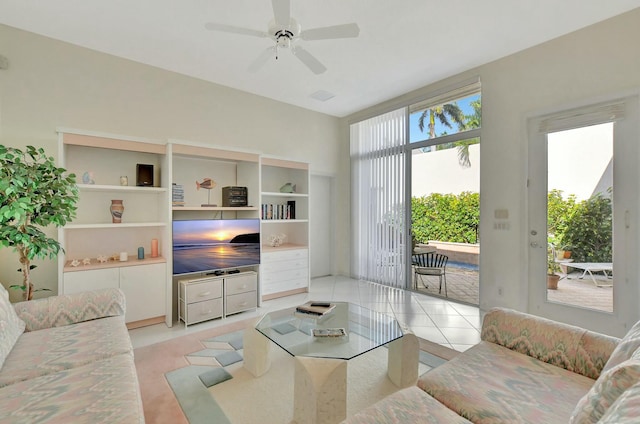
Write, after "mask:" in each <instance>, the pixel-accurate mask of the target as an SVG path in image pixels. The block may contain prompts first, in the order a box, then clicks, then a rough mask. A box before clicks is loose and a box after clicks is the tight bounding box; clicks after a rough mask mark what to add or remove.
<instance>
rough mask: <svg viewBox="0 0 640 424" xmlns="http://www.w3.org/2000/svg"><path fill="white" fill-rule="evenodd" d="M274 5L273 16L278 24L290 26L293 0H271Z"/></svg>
mask: <svg viewBox="0 0 640 424" xmlns="http://www.w3.org/2000/svg"><path fill="white" fill-rule="evenodd" d="M271 5H272V6H273V16H274V17H275V20H276V25H278V26H289V22H290V21H291V2H290V0H271Z"/></svg>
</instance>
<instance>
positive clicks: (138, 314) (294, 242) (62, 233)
mask: <svg viewBox="0 0 640 424" xmlns="http://www.w3.org/2000/svg"><path fill="white" fill-rule="evenodd" d="M58 134H59V137H58V139H59V143H58V145H59V152H58V153H59V158H60V162H59V163H60V166H62V167H64V168H66V169H67V170H68V171H69V172H71V173H74V174H75V175H76V180H77V187H78V191H79V201H78V210H77V214H76V217H75V219H74V220H73V222H71V223H69V224H68V225H66V226H64V227H63V228H61V229H60V230H59V232H58V240H59V241H60V243H61V244H62V246H63V248H64V252H61V254H60V255H58V261H59V266H58V269H59V279H58V292H59V293H61V294H63V293H74V292H78V291H83V290H93V289H98V288H104V287H118V288H120V289H122V290H123V291H124V292H125V296H126V300H127V313H126V316H125V320H126V321H127V325H128V326H129V327H130V328H133V327H137V326H141V325H147V324H153V323H156V322H162V321H164V322H165V323H166V324H167V325H168V326H172V325H173V320H174V318H175V319H182V320H186V321H187V322H189V323H192V322H193V321H192V320H191V319H190V318H189V319H185V316H182V315H180V313H181V312H179V311H178V305H179V302H180V299H181V297H180V293H179V286H180V282H179V281H180V280H184V279H185V278H188V279H189V280H193V279H195V280H199V279H201V278H205V279H206V280H207V281H209V280H211V279H213V280H216V278H212V277H211V276H208V275H199V274H198V273H195V274H189V275H188V276H187V277H185V275H184V274H183V275H173V255H172V222H173V221H176V220H185V219H246V218H252V219H260V226H261V229H260V231H261V234H260V237H261V243H262V244H261V254H260V262H261V264H260V265H259V266H257V265H256V266H241V267H239V268H238V269H237V270H236V269H234V270H225V271H227V273H226V274H225V275H226V276H225V277H224V278H223V280H224V284H225V286H224V287H227V286H228V287H227V288H228V290H227V288H225V291H224V293H223V295H222V297H220V298H218V297H216V298H215V299H222V302H224V306H223V310H224V312H223V313H222V316H224V315H227V314H231V313H238V312H242V311H244V310H248V309H252V308H255V307H257V306H258V305H259V303H260V301H261V300H262V299H271V298H274V297H280V296H285V295H288V294H294V293H300V292H304V291H307V290H308V287H309V166H308V164H306V163H302V162H296V161H290V160H287V159H281V158H271V157H262V156H261V155H259V154H258V153H253V152H243V151H230V150H226V149H219V148H216V147H213V146H209V145H203V144H200V143H193V142H189V141H182V140H168V141H157V140H148V139H142V138H138V137H129V136H120V135H112V134H102V133H96V132H90V131H81V130H73V129H59V130H58ZM137 164H145V165H153V170H154V179H153V186H141V187H140V186H136V165H137ZM124 177H126V178H124ZM205 179H211V180H212V181H214V182H215V184H214V186H213V187H212V188H211V189H210V190H207V189H205V188H204V187H203V186H202V185H203V182H204V181H205ZM174 184H178V185H181V190H175V191H176V192H178V191H180V193H181V194H182V195H183V196H182V197H181V200H180V205H177V204H175V203H174V200H175V199H174V196H173V194H174ZM205 185H208V186H209V187H210V185H211V184H205ZM294 185H295V187H293V186H294ZM285 186H286V187H285ZM223 187H235V188H236V190H237V187H246V190H247V204H246V205H232V206H223V205H224V204H229V203H228V200H227V202H225V199H223ZM113 200H119V201H121V202H122V204H123V206H124V212H123V215H122V221H121V222H120V223H115V222H113V219H112V216H111V212H110V206H111V203H112V201H113ZM265 204H267V205H269V204H270V205H281V206H278V207H279V209H278V215H275V216H271V217H268V218H267V217H266V216H263V213H264V211H265V208H264V206H263V205H265ZM282 234H285V235H286V241H285V243H284V244H281V245H279V246H277V247H275V246H272V245H271V244H270V238H271V236H274V235H282ZM154 239H155V240H157V241H158V247H159V254H158V256H156V257H151V244H152V240H154ZM139 247H142V248H143V249H144V253H145V255H144V257H143V258H141V259H138V248H139ZM122 252H126V256H127V260H126V261H120V254H121V253H122ZM105 257H106V258H108V259H107V260H106V261H105ZM123 257H124V256H123ZM98 258H100V260H99V259H98ZM228 271H231V272H236V271H240V272H241V274H230V273H229V272H228ZM240 275H242V276H243V278H240ZM246 276H251V278H250V279H249V280H251V281H253V282H251V281H249V280H247V281H245V280H246V278H245V277H246ZM227 283H228V284H227ZM183 294H184V293H183ZM182 301H183V303H184V299H182ZM215 302H219V301H218V300H216V301H215ZM189 304H191V303H189ZM183 307H186V303H184V304H183ZM193 307H194V308H195V306H193ZM207 311H209V309H207ZM182 312H184V311H182ZM218 316H220V314H219V313H218V310H217V309H216V310H215V311H213V310H212V312H211V317H218ZM211 317H209V316H207V318H208V319H210V318H211Z"/></svg>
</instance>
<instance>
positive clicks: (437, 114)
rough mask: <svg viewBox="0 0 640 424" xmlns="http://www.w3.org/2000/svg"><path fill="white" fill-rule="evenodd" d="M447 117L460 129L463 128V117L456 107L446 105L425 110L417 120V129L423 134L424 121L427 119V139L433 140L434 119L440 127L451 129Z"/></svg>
mask: <svg viewBox="0 0 640 424" xmlns="http://www.w3.org/2000/svg"><path fill="white" fill-rule="evenodd" d="M449 117H450V118H451V120H453V122H454V123H456V124H458V127H459V128H460V129H464V128H465V116H464V113H462V110H461V109H460V108H459V107H458V105H457V104H456V103H455V102H454V103H447V104H445V105H439V106H434V107H431V108H428V109H425V110H424V111H423V112H422V115H420V119H418V127H419V128H420V131H422V132H424V124H425V120H426V119H427V118H429V124H428V126H429V138H435V136H436V118H437V119H438V121H440V123H441V124H442V125H444V126H445V127H447V128H453V126H452V125H451V123H450V122H449Z"/></svg>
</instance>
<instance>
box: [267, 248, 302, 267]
mask: <svg viewBox="0 0 640 424" xmlns="http://www.w3.org/2000/svg"><path fill="white" fill-rule="evenodd" d="M308 252H309V250H308V249H287V250H282V251H279V252H265V253H263V254H262V263H263V264H264V263H269V262H276V261H286V260H291V259H302V258H308V257H309V253H308Z"/></svg>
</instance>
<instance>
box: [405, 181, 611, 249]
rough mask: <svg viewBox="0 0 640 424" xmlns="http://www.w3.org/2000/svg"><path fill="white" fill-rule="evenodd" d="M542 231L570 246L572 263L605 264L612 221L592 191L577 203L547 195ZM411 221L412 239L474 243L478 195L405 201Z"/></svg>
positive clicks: (606, 203) (607, 203)
mask: <svg viewBox="0 0 640 424" xmlns="http://www.w3.org/2000/svg"><path fill="white" fill-rule="evenodd" d="M547 205H548V210H547V212H548V213H547V216H548V223H547V225H548V226H547V228H548V233H549V235H550V238H551V239H553V240H555V244H556V247H558V248H561V249H564V250H571V252H572V253H571V255H572V256H571V257H572V258H573V259H574V261H576V262H611V261H612V243H611V242H612V236H611V234H612V233H611V231H612V228H613V221H612V215H611V212H612V210H611V199H610V198H609V197H606V196H603V195H595V196H592V197H591V198H589V199H587V200H582V201H577V200H576V197H575V196H574V195H569V196H567V197H566V198H564V197H563V196H562V192H561V191H560V190H551V191H550V192H549V195H548V203H547ZM411 222H412V226H411V229H412V232H413V238H414V239H415V242H416V243H426V242H428V241H429V240H438V241H447V242H456V243H478V240H479V235H478V225H479V222H480V194H479V193H472V192H463V193H461V194H459V195H455V194H441V193H433V194H430V195H428V196H422V197H413V198H412V199H411Z"/></svg>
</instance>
